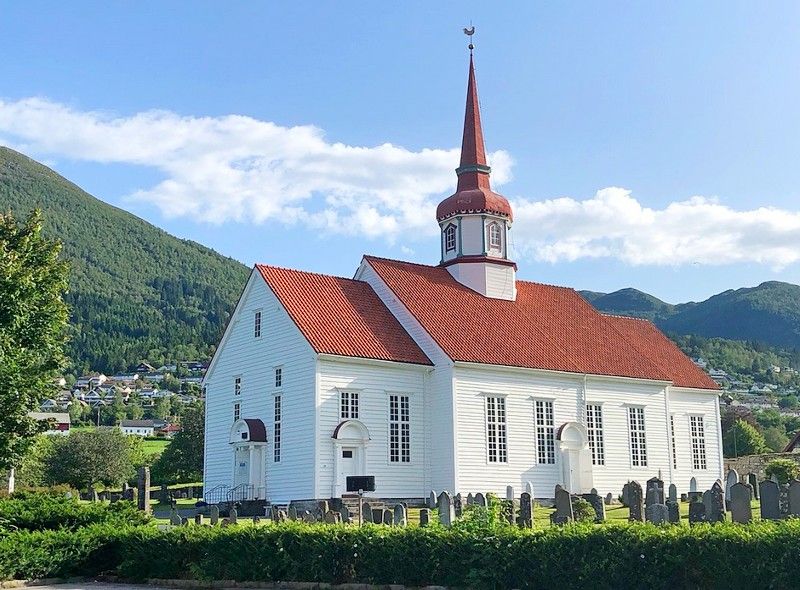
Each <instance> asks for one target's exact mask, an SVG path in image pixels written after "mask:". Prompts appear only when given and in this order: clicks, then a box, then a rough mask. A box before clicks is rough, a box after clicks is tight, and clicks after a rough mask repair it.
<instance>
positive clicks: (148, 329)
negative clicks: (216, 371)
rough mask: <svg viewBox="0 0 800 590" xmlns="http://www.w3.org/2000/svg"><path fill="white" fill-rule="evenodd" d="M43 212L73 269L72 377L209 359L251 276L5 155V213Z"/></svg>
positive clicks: (0, 192) (1, 172)
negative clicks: (138, 365) (147, 364)
mask: <svg viewBox="0 0 800 590" xmlns="http://www.w3.org/2000/svg"><path fill="white" fill-rule="evenodd" d="M35 207H39V208H41V209H42V210H43V212H44V218H45V219H44V221H45V234H46V235H47V236H48V237H51V238H57V239H59V240H61V242H62V243H63V245H64V250H63V252H64V256H65V257H66V259H67V260H69V262H70V264H71V265H72V275H71V280H70V292H69V294H68V303H69V305H70V307H71V310H72V335H71V341H70V345H69V354H70V357H71V358H72V359H73V362H74V363H75V366H74V370H76V371H78V372H80V371H84V370H88V369H90V368H91V369H94V370H100V371H104V372H115V371H121V370H124V369H126V368H128V367H130V366H131V365H134V364H136V363H138V362H139V361H140V360H144V359H147V360H149V361H150V362H151V363H160V362H162V361H165V360H181V359H195V358H202V357H208V356H209V355H210V354H211V353H212V351H213V346H214V345H215V344H216V342H217V340H218V339H219V336H220V334H221V332H222V330H223V328H224V325H225V322H226V321H227V319H228V315H229V313H230V312H231V311H232V309H233V306H234V304H235V302H236V299H237V297H238V295H239V293H240V292H241V289H242V288H243V286H244V283H245V281H246V278H247V274H248V269H247V268H246V267H245V266H244V265H242V264H241V263H239V262H237V261H235V260H233V259H231V258H225V257H223V256H221V255H219V254H217V253H216V252H214V251H213V250H211V249H209V248H206V247H204V246H201V245H200V244H197V243H195V242H191V241H188V240H181V239H178V238H175V237H174V236H171V235H169V234H167V233H166V232H164V231H162V230H160V229H158V228H157V227H154V226H153V225H151V224H149V223H147V222H145V221H143V220H142V219H140V218H138V217H136V216H134V215H131V214H130V213H127V212H126V211H123V210H121V209H118V208H116V207H112V206H111V205H108V204H106V203H103V202H102V201H99V200H98V199H96V198H94V197H92V196H91V195H90V194H88V193H86V192H84V191H83V190H81V189H80V188H79V187H77V186H75V185H74V184H72V183H71V182H69V181H68V180H66V179H65V178H63V177H61V176H60V175H58V174H57V173H55V172H54V171H52V170H50V169H49V168H47V167H46V166H43V165H41V164H39V163H37V162H35V161H33V160H31V159H30V158H28V157H26V156H23V155H22V154H19V153H17V152H15V151H13V150H10V149H8V148H4V147H0V209H2V210H4V211H8V210H10V211H11V212H12V213H13V214H14V215H15V216H17V217H19V218H22V217H24V216H27V214H28V213H29V212H30V211H31V210H32V209H33V208H35Z"/></svg>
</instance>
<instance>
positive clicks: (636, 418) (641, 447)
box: [626, 406, 647, 469]
mask: <svg viewBox="0 0 800 590" xmlns="http://www.w3.org/2000/svg"><path fill="white" fill-rule="evenodd" d="M626 410H627V411H626V413H627V419H628V450H629V452H630V462H631V468H633V469H639V468H646V467H647V421H646V418H645V407H644V406H627V407H626Z"/></svg>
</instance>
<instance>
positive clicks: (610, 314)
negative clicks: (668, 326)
mask: <svg viewBox="0 0 800 590" xmlns="http://www.w3.org/2000/svg"><path fill="white" fill-rule="evenodd" d="M597 312H598V313H599V314H600V315H602V316H605V317H607V318H619V319H621V320H636V321H638V322H646V323H648V324H653V325H654V326H655V323H653V321H652V320H648V319H647V318H639V317H636V316H631V315H622V314H619V313H608V312H605V311H600V310H599V309H598V310H597Z"/></svg>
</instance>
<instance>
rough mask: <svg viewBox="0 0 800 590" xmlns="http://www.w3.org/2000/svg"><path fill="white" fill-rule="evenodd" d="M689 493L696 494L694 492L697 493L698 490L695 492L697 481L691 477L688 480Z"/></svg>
mask: <svg viewBox="0 0 800 590" xmlns="http://www.w3.org/2000/svg"><path fill="white" fill-rule="evenodd" d="M689 491H690V492H696V491H698V490H697V479H696V478H694V477H693V478H692V479H690V480H689Z"/></svg>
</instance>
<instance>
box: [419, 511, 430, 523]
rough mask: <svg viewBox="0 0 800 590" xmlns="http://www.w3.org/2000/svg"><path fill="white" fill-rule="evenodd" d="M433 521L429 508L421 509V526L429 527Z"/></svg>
mask: <svg viewBox="0 0 800 590" xmlns="http://www.w3.org/2000/svg"><path fill="white" fill-rule="evenodd" d="M430 521H431V511H430V509H428V508H421V509H420V511H419V526H428V524H429V523H430Z"/></svg>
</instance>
